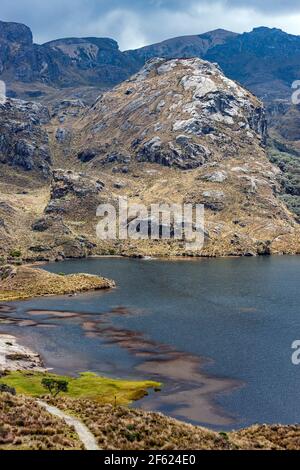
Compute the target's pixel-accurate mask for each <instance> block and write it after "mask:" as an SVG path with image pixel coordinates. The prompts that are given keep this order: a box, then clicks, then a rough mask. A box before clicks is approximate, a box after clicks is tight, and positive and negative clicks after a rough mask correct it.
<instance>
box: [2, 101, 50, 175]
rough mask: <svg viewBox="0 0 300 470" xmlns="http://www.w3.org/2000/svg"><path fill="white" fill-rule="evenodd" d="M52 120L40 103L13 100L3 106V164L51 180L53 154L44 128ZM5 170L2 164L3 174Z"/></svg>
mask: <svg viewBox="0 0 300 470" xmlns="http://www.w3.org/2000/svg"><path fill="white" fill-rule="evenodd" d="M49 120H50V115H49V112H48V109H47V108H46V107H44V106H42V105H40V104H37V103H30V102H25V101H21V100H11V99H9V100H7V101H6V102H5V103H4V104H0V162H1V164H5V165H8V166H10V167H16V168H20V169H23V170H26V171H29V170H33V171H35V172H36V173H37V174H39V175H40V176H42V177H44V178H48V177H49V176H50V165H51V155H50V148H49V140H48V135H47V132H46V131H45V129H43V125H44V124H46V123H47V122H48V121H49ZM3 170H4V167H3V166H2V165H1V168H0V174H2V172H3ZM4 173H5V170H4Z"/></svg>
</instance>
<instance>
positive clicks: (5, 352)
mask: <svg viewBox="0 0 300 470" xmlns="http://www.w3.org/2000/svg"><path fill="white" fill-rule="evenodd" d="M16 370H35V371H39V372H44V371H45V369H44V367H43V363H42V360H41V358H40V356H39V355H38V354H36V353H34V352H33V351H31V350H30V349H29V348H26V347H25V346H21V345H20V344H19V343H18V341H17V339H16V338H15V337H14V336H11V335H5V334H0V372H4V371H16Z"/></svg>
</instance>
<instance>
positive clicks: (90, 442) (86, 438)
mask: <svg viewBox="0 0 300 470" xmlns="http://www.w3.org/2000/svg"><path fill="white" fill-rule="evenodd" d="M37 402H38V404H39V405H40V406H42V407H43V408H45V409H46V410H47V411H48V413H50V414H52V415H53V416H57V417H58V418H61V419H63V420H64V421H65V423H66V424H68V425H69V426H73V427H74V428H75V431H76V432H77V434H78V436H79V439H80V440H81V442H82V443H83V445H84V447H85V449H86V450H100V449H99V447H98V445H97V442H96V439H95V437H94V436H93V434H92V433H91V432H90V431H89V429H88V428H87V427H86V426H85V424H83V423H82V422H81V421H80V420H79V419H77V418H74V417H73V416H70V415H67V414H66V413H64V412H63V411H61V410H59V409H58V408H56V407H55V406H50V405H48V403H45V402H43V401H41V400H38V401H37Z"/></svg>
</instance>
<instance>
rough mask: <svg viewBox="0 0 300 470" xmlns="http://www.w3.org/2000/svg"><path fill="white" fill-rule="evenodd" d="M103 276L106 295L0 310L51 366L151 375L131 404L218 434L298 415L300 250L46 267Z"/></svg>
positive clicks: (298, 417)
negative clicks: (295, 345) (110, 285)
mask: <svg viewBox="0 0 300 470" xmlns="http://www.w3.org/2000/svg"><path fill="white" fill-rule="evenodd" d="M46 269H48V270H49V271H52V272H62V271H63V272H64V273H73V272H89V273H93V274H102V275H104V276H107V277H110V278H112V279H114V280H115V281H116V282H117V286H118V287H117V288H116V289H115V290H112V291H110V292H100V293H92V294H84V295H79V296H75V297H53V298H41V299H35V300H30V301H25V302H15V303H13V304H11V306H12V307H13V309H12V311H11V312H9V313H6V311H5V308H2V312H0V319H1V318H2V320H7V319H8V318H9V319H10V321H11V323H10V324H3V323H1V325H0V329H1V331H2V332H9V333H12V334H15V335H16V336H18V337H20V338H21V339H22V341H23V343H24V344H27V345H28V346H31V347H32V348H33V349H35V350H36V351H37V352H39V353H41V355H42V357H43V359H44V361H45V363H46V365H47V366H48V367H52V368H54V369H55V371H57V372H59V373H69V374H70V373H73V374H75V373H78V372H83V371H87V370H90V371H95V372H98V373H101V374H103V375H109V376H114V377H128V378H135V379H139V378H147V379H155V380H159V381H161V382H163V383H164V388H163V390H162V392H160V393H151V394H150V396H149V397H147V398H145V399H143V400H142V401H140V402H138V403H137V405H136V406H139V407H143V408H145V409H153V410H159V411H162V412H164V413H167V414H169V415H171V416H174V417H177V418H180V419H184V420H188V421H190V422H194V423H197V424H204V425H206V426H210V427H212V428H216V429H221V428H222V429H225V430H226V429H231V428H239V427H242V426H246V425H250V424H253V423H256V422H259V423H263V422H264V423H265V422H267V423H275V422H281V423H296V422H299V421H300V366H294V365H293V364H292V361H291V356H292V352H293V351H292V349H291V344H292V342H293V341H294V340H296V339H300V308H299V305H300V283H299V280H300V257H270V258H269V257H266V258H241V259H212V260H208V259H204V260H196V261H159V260H149V261H146V260H142V261H140V260H130V259H117V258H114V259H113V258H111V259H109V258H106V259H104V258H103V259H89V260H80V261H67V262H64V263H60V264H51V265H48V266H47V267H46Z"/></svg>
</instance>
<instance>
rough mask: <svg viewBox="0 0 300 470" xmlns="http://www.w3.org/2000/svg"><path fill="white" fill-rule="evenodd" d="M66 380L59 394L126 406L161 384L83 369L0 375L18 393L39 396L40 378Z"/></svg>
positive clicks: (1, 379)
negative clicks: (65, 388) (67, 373)
mask: <svg viewBox="0 0 300 470" xmlns="http://www.w3.org/2000/svg"><path fill="white" fill-rule="evenodd" d="M47 378H50V379H53V380H59V381H62V380H64V381H66V382H67V383H68V391H67V392H65V393H62V394H61V395H62V396H66V397H70V398H85V399H87V398H88V399H90V400H95V401H97V402H99V403H103V404H109V403H110V404H118V405H128V404H129V403H131V402H133V401H136V400H139V399H141V398H143V397H144V396H145V395H147V394H148V389H150V388H153V389H157V388H159V387H160V386H161V384H159V383H158V382H152V381H130V380H120V379H110V378H106V377H100V376H99V375H97V374H93V373H91V372H84V373H82V374H80V376H79V377H76V378H73V377H65V376H59V375H55V374H50V373H42V372H28V371H17V372H9V373H8V374H7V375H5V376H4V377H1V378H0V384H1V383H5V384H6V385H8V386H10V387H13V388H14V389H15V390H16V392H17V393H18V394H23V395H29V396H33V397H42V396H45V395H46V394H47V392H46V390H45V388H44V387H43V385H42V381H43V379H47Z"/></svg>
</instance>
